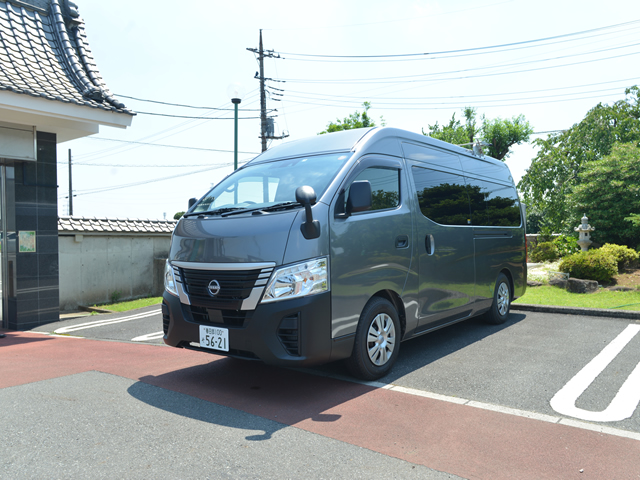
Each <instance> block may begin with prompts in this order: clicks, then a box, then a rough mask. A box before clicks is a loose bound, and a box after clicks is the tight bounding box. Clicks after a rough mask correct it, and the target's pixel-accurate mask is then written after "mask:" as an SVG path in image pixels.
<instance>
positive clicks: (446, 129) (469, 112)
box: [422, 107, 479, 150]
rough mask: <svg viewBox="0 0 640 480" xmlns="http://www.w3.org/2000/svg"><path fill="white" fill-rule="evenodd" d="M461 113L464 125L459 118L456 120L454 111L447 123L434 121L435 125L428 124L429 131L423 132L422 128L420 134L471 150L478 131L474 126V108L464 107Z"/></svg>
mask: <svg viewBox="0 0 640 480" xmlns="http://www.w3.org/2000/svg"><path fill="white" fill-rule="evenodd" d="M463 115H464V118H465V123H464V125H463V124H462V123H461V122H460V120H456V114H455V113H454V114H453V115H452V116H451V120H449V123H448V124H447V125H442V126H440V125H439V124H438V122H436V123H435V125H429V133H425V131H424V128H423V129H422V134H423V135H428V136H430V137H432V138H437V139H438V140H442V141H443V142H449V143H452V144H454V145H460V146H461V147H464V148H467V149H469V150H471V149H472V148H473V140H474V138H475V136H476V135H477V133H478V131H479V130H478V128H477V127H476V109H475V108H472V107H465V108H464V109H463Z"/></svg>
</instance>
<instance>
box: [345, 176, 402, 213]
mask: <svg viewBox="0 0 640 480" xmlns="http://www.w3.org/2000/svg"><path fill="white" fill-rule="evenodd" d="M360 180H367V181H369V183H370V184H371V210H369V211H373V210H386V209H389V208H396V207H397V206H398V205H400V170H398V169H396V168H383V167H369V168H366V169H364V170H363V171H362V172H360V174H359V175H358V176H357V177H356V178H355V179H354V180H353V181H354V182H357V181H360ZM344 198H345V209H346V199H347V198H349V190H347V192H346V195H345V197H344ZM344 211H346V210H344Z"/></svg>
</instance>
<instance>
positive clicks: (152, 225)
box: [58, 217, 178, 235]
mask: <svg viewBox="0 0 640 480" xmlns="http://www.w3.org/2000/svg"><path fill="white" fill-rule="evenodd" d="M176 223H178V221H177V220H139V219H135V218H127V219H111V218H85V217H59V218H58V234H60V233H73V234H85V233H86V234H97V233H102V234H108V235H113V234H123V233H141V234H143V233H146V234H165V235H170V234H171V233H173V229H174V228H175V226H176Z"/></svg>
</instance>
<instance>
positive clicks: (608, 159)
mask: <svg viewBox="0 0 640 480" xmlns="http://www.w3.org/2000/svg"><path fill="white" fill-rule="evenodd" d="M569 202H570V204H571V206H572V208H573V213H574V218H579V217H581V216H582V215H583V214H584V213H585V212H587V215H588V216H589V219H590V221H589V223H591V224H592V225H593V226H594V227H596V230H595V232H593V237H594V239H596V240H597V241H598V242H599V243H615V244H618V245H629V246H631V247H634V248H635V247H636V246H639V245H640V231H638V230H637V229H635V228H634V227H633V225H632V224H630V223H629V222H627V221H625V218H627V217H629V214H630V213H632V212H637V211H640V148H639V147H638V145H637V144H635V143H625V144H620V143H617V144H614V146H613V148H612V150H611V153H610V154H609V155H607V156H605V157H603V158H601V159H599V160H593V161H591V162H588V163H587V164H586V165H584V167H583V169H582V171H581V172H580V174H579V184H578V185H576V187H575V188H574V189H573V191H572V192H571V194H570V195H569Z"/></svg>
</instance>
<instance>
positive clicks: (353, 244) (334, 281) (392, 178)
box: [329, 157, 412, 338]
mask: <svg viewBox="0 0 640 480" xmlns="http://www.w3.org/2000/svg"><path fill="white" fill-rule="evenodd" d="M355 181H368V182H369V183H370V184H371V192H372V205H371V209H370V210H368V211H364V212H359V213H353V214H351V215H347V213H346V211H345V207H346V202H347V199H348V198H349V187H350V185H351V184H352V183H353V182H355ZM408 191H409V189H408V185H407V179H406V176H405V175H404V174H403V172H402V163H401V162H400V161H399V160H395V159H380V158H377V157H367V158H363V159H362V160H361V161H360V163H359V164H358V165H357V166H356V167H355V168H354V170H353V171H352V172H351V173H350V175H349V176H348V178H347V179H346V181H345V182H344V183H343V187H342V188H341V191H340V193H339V194H338V195H337V198H336V200H335V201H334V203H333V208H332V212H331V214H330V218H329V224H330V226H331V231H330V236H331V312H332V337H333V338H338V337H343V336H345V335H352V334H355V331H356V327H357V326H358V320H359V318H360V314H361V313H362V310H363V309H364V306H365V305H366V303H367V302H368V301H369V299H370V298H371V297H372V295H374V294H376V293H378V292H381V291H387V292H393V293H394V294H396V295H398V296H400V295H402V291H403V289H404V287H405V284H406V281H407V276H408V274H409V269H410V267H411V252H412V248H411V238H412V222H411V209H410V207H409V203H410V202H409V201H408V200H409V197H408V195H407V192H408Z"/></svg>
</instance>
